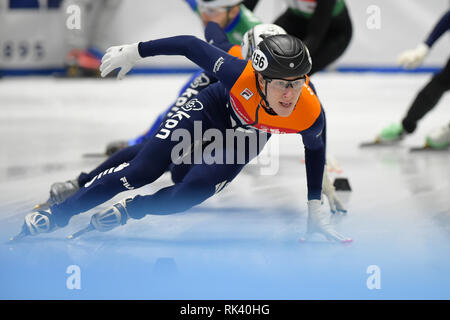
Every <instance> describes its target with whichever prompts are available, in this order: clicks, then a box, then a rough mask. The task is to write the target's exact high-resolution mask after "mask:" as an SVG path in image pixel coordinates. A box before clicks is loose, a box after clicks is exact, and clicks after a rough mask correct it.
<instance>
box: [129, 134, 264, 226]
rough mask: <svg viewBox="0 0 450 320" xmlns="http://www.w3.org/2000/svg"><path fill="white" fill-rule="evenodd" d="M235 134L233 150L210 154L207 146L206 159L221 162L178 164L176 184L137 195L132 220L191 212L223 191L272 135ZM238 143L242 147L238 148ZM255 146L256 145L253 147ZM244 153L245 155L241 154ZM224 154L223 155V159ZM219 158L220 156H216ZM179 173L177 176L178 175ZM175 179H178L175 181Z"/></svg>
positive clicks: (130, 210) (204, 155)
mask: <svg viewBox="0 0 450 320" xmlns="http://www.w3.org/2000/svg"><path fill="white" fill-rule="evenodd" d="M245 136H246V137H249V136H252V137H253V138H248V139H242V137H243V135H241V136H239V134H236V135H235V140H234V143H233V148H228V149H226V148H225V149H223V150H222V151H221V152H218V153H216V152H211V154H210V153H209V151H208V149H207V148H208V145H206V148H205V146H203V152H204V153H203V160H205V159H211V158H209V155H211V156H212V157H214V159H216V160H217V159H220V160H219V161H218V162H217V163H214V164H207V163H205V161H203V162H202V163H201V164H193V165H191V166H189V165H178V166H174V167H173V168H172V174H173V176H177V177H178V178H177V179H180V181H179V182H176V183H175V185H173V186H170V187H167V188H164V189H161V190H159V191H158V192H156V193H155V194H153V195H150V196H136V197H135V198H134V199H133V200H132V201H131V202H130V203H129V204H127V210H128V213H129V215H130V217H132V218H135V219H139V218H142V217H143V216H145V215H146V214H156V215H165V214H173V213H177V212H182V211H185V210H188V209H189V208H191V207H193V206H195V205H198V204H200V203H202V202H203V201H205V200H206V199H208V198H209V197H211V196H212V195H214V194H215V193H217V192H219V191H221V190H222V189H223V188H224V187H225V186H226V185H228V184H229V183H230V182H231V181H232V180H233V179H234V178H235V177H236V176H237V175H238V174H239V172H240V171H241V170H242V168H243V167H244V166H245V165H246V164H247V163H249V162H250V161H251V160H252V159H253V158H254V157H256V156H257V155H258V154H259V153H260V152H261V151H262V150H263V148H264V146H265V144H266V142H267V141H268V139H269V138H270V134H266V133H259V134H258V133H257V132H254V133H253V134H250V135H249V133H245ZM238 143H242V145H240V146H238ZM252 143H255V144H256V145H254V146H251V144H252ZM240 153H243V154H240ZM219 155H220V156H219ZM216 156H217V157H216ZM175 173H177V174H175ZM174 180H175V179H174Z"/></svg>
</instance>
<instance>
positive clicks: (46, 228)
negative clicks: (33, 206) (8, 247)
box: [10, 209, 58, 241]
mask: <svg viewBox="0 0 450 320" xmlns="http://www.w3.org/2000/svg"><path fill="white" fill-rule="evenodd" d="M56 229H58V226H57V225H56V223H55V219H54V216H53V215H52V212H51V211H50V209H48V210H39V211H35V212H32V213H29V214H27V215H26V216H25V222H24V223H23V226H22V230H21V231H20V233H19V234H18V235H17V236H15V237H12V238H11V239H10V240H11V241H16V240H20V239H22V238H24V237H25V236H36V235H38V234H41V233H49V232H53V231H55V230H56Z"/></svg>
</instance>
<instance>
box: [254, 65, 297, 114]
mask: <svg viewBox="0 0 450 320" xmlns="http://www.w3.org/2000/svg"><path fill="white" fill-rule="evenodd" d="M305 80H306V79H305V78H295V77H290V78H284V79H264V78H263V76H262V75H261V74H259V73H258V82H259V84H260V86H261V89H262V91H263V92H264V89H265V87H266V83H267V93H266V99H267V102H269V106H270V107H271V108H272V109H273V111H275V112H276V113H277V114H278V115H279V116H280V117H289V116H290V115H291V113H292V111H294V108H295V105H296V104H297V101H298V98H299V97H300V94H301V93H302V88H303V85H304V84H305Z"/></svg>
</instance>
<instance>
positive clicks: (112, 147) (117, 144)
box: [105, 141, 128, 156]
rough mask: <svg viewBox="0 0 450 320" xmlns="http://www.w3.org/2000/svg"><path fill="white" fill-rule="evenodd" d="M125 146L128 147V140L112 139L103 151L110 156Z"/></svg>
mask: <svg viewBox="0 0 450 320" xmlns="http://www.w3.org/2000/svg"><path fill="white" fill-rule="evenodd" d="M126 147H128V141H113V142H110V143H108V145H107V146H106V151H105V153H106V155H107V156H110V155H112V154H114V153H116V152H117V151H120V150H122V149H125V148H126Z"/></svg>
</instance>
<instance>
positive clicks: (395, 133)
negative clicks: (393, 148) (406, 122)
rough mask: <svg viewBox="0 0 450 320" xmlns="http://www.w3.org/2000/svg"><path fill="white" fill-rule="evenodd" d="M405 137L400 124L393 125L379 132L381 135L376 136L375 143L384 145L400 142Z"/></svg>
mask: <svg viewBox="0 0 450 320" xmlns="http://www.w3.org/2000/svg"><path fill="white" fill-rule="evenodd" d="M405 135H406V132H405V130H404V129H403V126H402V125H401V124H400V123H393V124H391V125H389V126H387V127H385V128H384V129H383V130H381V133H380V134H379V135H378V136H377V141H378V142H379V143H386V144H390V143H396V142H399V141H401V140H402V139H403V138H404V137H405Z"/></svg>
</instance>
